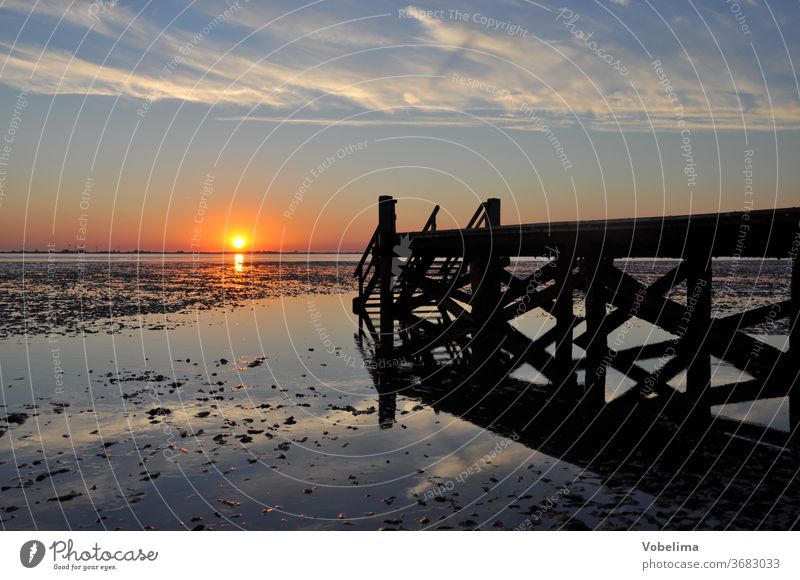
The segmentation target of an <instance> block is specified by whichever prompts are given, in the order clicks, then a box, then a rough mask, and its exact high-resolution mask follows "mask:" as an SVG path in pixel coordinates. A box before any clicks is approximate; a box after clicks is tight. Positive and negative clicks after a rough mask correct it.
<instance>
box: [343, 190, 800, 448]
mask: <svg viewBox="0 0 800 580" xmlns="http://www.w3.org/2000/svg"><path fill="white" fill-rule="evenodd" d="M395 203H396V201H395V200H394V199H393V198H391V197H389V196H381V197H380V198H379V202H378V214H379V215H378V226H377V228H376V230H375V233H374V235H373V237H372V239H371V240H370V242H369V245H368V247H367V249H366V251H365V252H364V255H363V257H362V259H361V261H360V262H359V264H358V266H357V267H356V271H355V276H356V277H357V279H358V288H359V290H358V296H356V298H355V299H354V300H353V311H354V312H355V313H356V314H358V316H359V327H360V332H361V334H362V337H367V336H371V337H372V338H373V340H374V344H375V346H376V351H375V356H376V357H378V358H379V359H381V360H384V361H385V360H388V359H393V358H394V359H396V358H397V357H403V359H404V360H406V359H407V360H420V361H423V362H424V364H428V365H430V363H431V360H435V355H434V352H435V349H436V348H437V347H441V348H440V349H439V350H440V351H441V350H442V348H443V349H445V350H447V349H449V350H450V351H451V352H452V354H453V355H455V357H456V358H457V359H458V358H459V357H460V358H461V359H464V358H468V359H470V360H471V361H472V363H471V364H472V365H473V367H474V368H475V372H478V373H480V374H481V375H482V376H483V377H484V378H487V377H489V378H492V377H494V378H497V377H507V376H508V374H509V372H511V371H513V370H514V369H515V368H518V367H519V366H521V365H522V364H524V363H528V364H530V365H531V366H533V367H534V368H535V369H537V370H538V371H539V372H540V373H541V374H542V375H543V376H544V377H546V378H547V379H548V380H549V382H550V385H549V387H547V388H546V389H545V390H544V393H545V394H546V395H547V396H546V397H545V399H546V400H547V401H550V400H552V399H554V398H555V399H558V400H559V401H561V403H562V404H565V405H566V406H567V408H569V407H574V408H576V409H579V410H580V412H579V413H578V415H579V416H581V417H583V420H585V419H586V417H598V418H603V417H616V415H617V413H616V412H614V413H611V414H609V409H608V408H607V407H608V406H609V404H608V403H606V401H605V381H606V370H607V369H608V368H613V369H615V370H617V371H619V372H620V373H622V374H623V375H625V376H626V377H628V378H629V379H631V380H632V381H633V382H634V383H635V385H634V386H633V387H632V388H631V389H630V390H629V391H628V393H626V395H624V396H623V397H621V398H620V399H619V400H615V401H616V403H615V404H616V406H617V407H619V405H621V404H622V403H620V402H619V401H625V402H627V403H630V402H633V403H636V404H638V403H640V402H642V401H648V408H658V407H663V408H666V407H667V406H669V408H670V409H671V410H673V411H674V410H676V409H680V412H681V413H682V416H683V417H684V420H683V421H681V423H682V424H685V425H687V426H691V427H692V428H695V429H700V430H701V431H702V430H703V429H706V427H707V425H708V423H709V421H710V420H711V412H710V409H711V407H712V406H713V405H720V404H727V403H737V402H743V401H753V400H758V399H766V398H774V397H785V396H788V397H789V401H790V430H789V439H791V437H792V435H793V434H794V433H795V432H797V431H798V423H800V386H798V384H797V383H798V375H800V324H798V323H797V319H798V316H799V315H800V268H799V267H798V261H797V260H796V257H797V252H798V250H800V209H799V208H788V209H780V210H761V211H750V212H731V213H719V214H705V215H695V216H669V217H658V218H643V219H638V218H637V219H618V220H602V221H578V222H558V223H550V224H547V223H544V224H521V225H512V226H502V225H501V224H500V200H499V199H494V198H492V199H488V200H487V201H486V202H484V203H482V204H481V205H480V207H479V208H478V210H477V211H476V212H475V214H474V216H473V217H472V219H471V220H470V221H469V223H468V224H467V226H466V227H465V228H463V229H451V230H438V229H437V227H436V216H437V213H438V210H439V207H438V206H437V207H436V208H434V210H433V212H432V213H431V215H430V217H429V218H428V220H427V222H426V223H425V225H424V227H423V228H422V229H421V230H420V231H418V232H407V233H398V232H397V231H396V227H395ZM401 242H403V243H402V244H401ZM398 247H407V248H408V255H407V256H406V259H405V261H404V262H400V261H399V259H398V256H397V254H396V252H395V248H398ZM734 254H735V255H737V256H741V257H758V258H788V259H789V262H788V263H789V267H790V268H791V288H790V291H789V292H788V296H787V297H786V298H785V299H783V300H779V301H776V302H773V303H772V304H768V305H764V306H760V307H758V308H753V309H750V310H747V311H745V312H740V313H736V314H732V315H728V316H724V317H717V318H714V317H712V286H713V276H712V270H711V260H712V257H718V256H732V255H734ZM524 256H527V257H546V258H547V261H546V263H545V264H544V265H542V266H541V267H538V268H536V269H535V270H534V271H533V273H531V274H530V275H528V276H526V277H525V278H520V277H519V276H518V275H516V274H515V273H514V272H512V271H510V270H509V265H510V263H511V259H512V258H516V257H524ZM631 257H652V258H675V259H679V260H680V261H679V262H678V264H677V265H676V266H675V267H674V268H672V269H671V270H670V271H669V272H667V273H666V274H664V275H663V276H661V277H660V278H658V279H657V280H655V281H654V282H652V283H650V284H647V285H645V284H643V283H642V282H640V281H638V280H636V279H635V278H634V277H632V276H631V275H629V274H628V273H626V272H624V271H622V270H620V269H619V268H617V267H616V266H615V263H614V260H615V259H619V258H631ZM683 281H685V282H686V304H682V303H680V302H678V301H676V300H674V299H672V298H668V297H666V296H665V295H666V294H667V293H669V292H670V291H672V290H673V289H675V288H676V287H677V286H678V285H679V284H681V283H682V282H683ZM576 293H580V295H581V296H582V299H583V301H584V304H585V312H586V315H585V317H584V316H578V315H576V314H575V312H574V301H575V300H576ZM537 309H541V310H543V311H546V312H547V313H549V314H550V315H551V316H552V317H553V318H554V319H555V325H554V326H553V328H551V329H550V330H548V331H547V332H544V333H543V334H542V335H541V336H539V337H537V338H535V339H531V338H529V337H528V336H526V335H525V334H523V333H521V332H519V331H518V330H517V329H516V328H515V327H514V325H513V324H512V322H513V321H514V320H515V319H516V318H518V317H520V316H523V315H525V314H527V313H530V312H531V311H534V310H537ZM375 316H376V317H377V321H376V320H374V319H373V317H375ZM787 316H788V317H790V336H789V350H788V352H783V351H782V350H781V349H778V348H775V347H773V346H770V345H768V344H766V343H764V342H763V341H759V340H757V339H756V338H753V337H752V336H750V335H748V334H746V333H745V332H743V329H745V328H748V327H752V326H755V325H758V324H760V323H763V322H764V321H765V320H766V319H767V317H770V318H772V319H779V318H783V317H787ZM634 317H636V318H640V319H642V320H644V321H646V322H649V323H651V324H653V325H655V326H657V327H659V328H661V329H663V330H665V331H667V332H669V333H670V334H671V335H672V338H670V339H668V340H664V341H660V342H657V343H654V344H645V345H642V346H630V347H627V348H624V349H621V350H614V349H612V348H610V347H609V345H608V336H609V334H611V333H613V332H616V331H617V329H619V328H620V326H621V325H623V324H626V323H627V322H628V321H629V320H630V319H631V318H634ZM376 322H377V324H376ZM583 322H585V323H586V325H585V326H586V329H585V331H583V332H581V333H580V334H577V333H576V327H577V326H578V325H580V324H581V323H583ZM576 334H577V335H576ZM573 345H577V346H578V347H580V348H581V349H583V350H584V351H585V353H586V355H585V357H584V358H578V359H576V358H574V357H573ZM550 347H552V351H553V352H552V354H551V353H550V352H549V351H548V349H549V348H550ZM712 356H714V357H717V358H719V359H721V360H723V361H726V362H728V363H730V364H732V365H734V366H735V367H737V368H738V369H741V370H742V371H746V373H747V374H749V375H750V376H751V377H752V378H751V379H748V380H743V381H740V382H737V383H731V384H726V385H721V386H713V387H712V386H711V384H710V382H711V370H712V361H711V357H712ZM420 357H422V358H420ZM431 357H433V358H431ZM645 359H658V360H659V364H657V365H656V368H655V369H654V370H653V371H646V370H644V369H643V368H642V367H640V366H639V365H637V364H636V363H637V361H640V360H645ZM387 366H388V367H391V366H392V365H382V367H381V368H386V367H387ZM431 368H433V367H431ZM579 369H583V370H584V371H585V372H584V376H585V377H586V378H585V380H584V381H582V382H579V381H578V379H577V371H578V370H579ZM683 371H686V392H685V393H683V392H678V391H677V390H676V389H674V388H673V387H672V386H670V385H669V384H668V383H669V381H670V380H672V379H673V378H675V377H676V376H677V375H679V373H681V372H683ZM487 373H488V374H487ZM498 373H500V374H498ZM494 378H492V380H494ZM484 382H485V381H484ZM520 388H521V387H520ZM538 388H539V387H537V389H538ZM548 393H549V394H548ZM653 400H655V401H656V402H654V401H653ZM587 412H588V414H587ZM659 412H660V411H659ZM528 414H530V413H529V410H528ZM598 420H599V419H598ZM613 420H616V419H613ZM613 420H612V422H613ZM539 421H540V422H541V421H542V420H541V419H539ZM717 421H718V423H717V425H720V424H722V423H719V421H722V420H721V419H717ZM601 423H602V421H601ZM737 428H741V429H745V430H747V429H750V430H751V431H752V429H756V430H757V431H759V429H758V428H751V427H748V426H745V425H742V424H740V427H737ZM607 432H608V431H607V428H603V429H600V430H599V431H597V433H607ZM597 433H595V435H596V434H597ZM760 433H761V434H760V437H761V438H767V439H769V440H770V441H771V442H773V443H778V444H780V445H783V444H785V443H787V441H786V437H785V436H784V437H783V438H781V436H780V432H778V431H775V430H772V429H766V430H764V429H761V430H760ZM753 434H756V433H753Z"/></svg>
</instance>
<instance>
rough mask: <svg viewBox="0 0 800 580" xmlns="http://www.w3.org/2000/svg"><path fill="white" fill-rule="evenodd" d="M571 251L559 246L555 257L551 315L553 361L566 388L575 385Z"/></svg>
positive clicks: (566, 247)
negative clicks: (554, 280)
mask: <svg viewBox="0 0 800 580" xmlns="http://www.w3.org/2000/svg"><path fill="white" fill-rule="evenodd" d="M572 260H573V256H572V251H571V248H570V247H568V246H562V247H560V248H559V255H558V258H557V259H556V266H555V269H556V272H555V279H556V285H557V286H558V287H559V288H560V292H558V294H557V295H556V299H555V304H554V306H553V316H555V318H556V326H555V332H556V335H557V338H556V344H555V363H556V369H557V371H556V372H557V374H558V376H559V380H560V382H561V384H562V385H563V386H565V387H567V388H568V389H574V388H575V386H576V380H575V369H574V363H573V360H572V335H573V329H574V326H573V322H574V320H575V315H574V313H573V308H572V306H573V304H572V302H573V298H572V294H573V292H572V290H573V289H572V285H571V284H570V281H569V278H570V274H571V272H572Z"/></svg>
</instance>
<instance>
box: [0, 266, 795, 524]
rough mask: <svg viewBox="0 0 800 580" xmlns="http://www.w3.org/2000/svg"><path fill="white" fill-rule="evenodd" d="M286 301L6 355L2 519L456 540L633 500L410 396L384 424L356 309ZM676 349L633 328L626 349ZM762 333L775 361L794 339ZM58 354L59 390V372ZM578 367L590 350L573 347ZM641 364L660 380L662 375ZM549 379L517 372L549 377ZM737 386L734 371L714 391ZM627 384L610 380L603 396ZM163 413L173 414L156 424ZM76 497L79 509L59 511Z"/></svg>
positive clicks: (166, 317) (200, 313)
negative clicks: (444, 490) (453, 483)
mask: <svg viewBox="0 0 800 580" xmlns="http://www.w3.org/2000/svg"><path fill="white" fill-rule="evenodd" d="M229 258H231V260H230V261H228V262H227V264H226V266H225V268H226V270H225V271H224V272H221V273H220V279H221V280H222V279H225V280H227V282H226V284H228V287H237V286H236V284H240V285H241V288H242V290H241V291H242V292H243V293H246V292H247V290H248V289H249V288H252V287H253V282H252V280H253V279H252V278H251V275H252V273H253V272H254V271H255V270H256V269H257V268H256V266H255V264H253V263H251V262H250V260H249V256H247V257H245V256H243V260H242V261H241V262H239V261H238V260H236V257H235V256H229ZM239 266H241V270H239ZM182 267H183V266H181V267H179V268H178V269H177V270H174V271H173V273H175V274H176V275H177V277H178V279H179V280H183V281H182V282H175V281H174V280H171V281H170V284H172V285H173V286H172V290H173V291H175V290H176V289H177V288H179V287H180V285H181V284H183V283H184V282H186V279H182V278H181V277H182V276H184V273H182V272H183V271H182V270H181V268H182ZM215 267H216V266H215ZM326 267H327V266H326ZM335 271H336V270H335V269H334V270H333V271H332V272H333V274H331V273H329V272H327V271H324V270H319V271H318V272H317V273H316V274H315V276H317V278H310V279H305V280H304V279H303V278H302V276H301V274H302V272H301V271H297V272H295V274H294V277H292V276H289V277H288V279H282V280H281V283H282V284H283V283H286V282H287V281H288V284H289V285H290V286H291V285H292V284H296V285H297V286H296V290H297V292H301V291H302V288H303V285H305V286H306V287H307V286H308V285H309V284H313V283H315V282H316V281H318V280H324V281H325V282H323V286H325V285H326V284H331V285H335V283H336V282H335V280H336V275H335ZM257 275H258V276H266V274H265V273H263V272H262V273H260V274H257ZM237 277H238V278H239V280H238V282H237ZM332 281H333V282H332ZM140 283H141V280H140ZM270 283H271V284H273V287H275V285H276V284H277V283H276V282H275V280H272V281H271V282H270ZM144 287H145V291H147V284H144ZM153 291H154V292H155V290H153ZM289 294H290V295H289V296H286V297H283V298H279V299H277V300H259V301H257V302H249V301H248V302H244V303H243V304H242V305H241V306H240V307H237V308H233V307H232V304H230V306H231V307H229V308H212V309H198V310H196V311H190V312H188V313H182V314H181V313H171V312H169V311H167V312H166V313H164V312H163V310H162V313H161V314H151V315H147V316H144V317H142V318H139V317H127V318H122V319H118V320H115V325H114V326H109V327H108V328H109V329H113V332H110V333H109V332H107V331H103V332H99V333H88V334H86V335H85V336H75V337H68V336H57V337H55V341H54V342H48V340H47V337H44V336H41V335H39V336H36V335H32V336H31V337H30V339H29V340H28V341H27V343H24V344H23V343H22V342H21V341H20V340H19V339H18V338H11V339H6V340H5V341H3V346H2V351H0V352H1V353H2V354H0V369H2V381H3V389H2V393H3V400H2V404H3V405H5V406H6V407H5V408H6V412H7V413H19V412H23V413H26V414H27V415H28V418H27V420H26V421H25V422H24V423H23V424H22V425H11V427H10V428H9V429H7V432H6V433H5V434H3V435H2V436H1V437H0V461H2V463H0V485H2V486H3V487H4V492H3V496H2V500H0V514H2V517H3V521H4V525H5V526H6V527H9V528H14V527H18V528H25V527H26V526H27V527H30V525H29V524H30V523H31V522H32V521H33V519H35V520H36V522H37V523H38V524H40V525H42V526H43V527H48V526H49V527H63V526H64V522H65V521H69V522H70V524H71V525H74V527H80V526H84V527H98V526H102V525H105V526H108V527H112V528H113V527H117V526H118V527H123V528H138V527H144V526H147V525H152V526H154V527H158V528H164V527H172V528H174V527H180V526H181V525H185V526H186V527H194V526H196V525H213V526H214V527H243V528H269V529H273V528H274V529H284V528H285V529H291V528H304V529H307V528H315V527H324V528H330V527H334V528H338V527H342V526H350V527H354V528H364V529H375V528H377V527H398V526H401V527H411V528H419V527H424V526H425V525H427V524H420V523H419V521H421V520H423V519H424V518H427V519H428V520H429V521H430V522H432V521H438V518H442V520H441V521H442V522H443V524H442V525H445V526H449V525H452V526H453V527H456V528H458V527H470V526H471V527H474V526H475V525H483V524H484V522H485V523H486V526H487V527H490V526H492V525H494V524H496V523H497V522H498V521H500V523H501V524H502V527H506V528H508V527H514V526H516V525H519V524H520V523H521V522H524V521H525V519H526V516H525V514H524V513H523V512H524V511H525V509H528V508H530V507H531V506H533V505H534V504H536V503H537V502H541V501H544V500H546V498H548V497H551V496H552V495H553V494H554V493H556V492H557V490H558V489H561V488H562V487H563V486H566V485H569V486H570V489H574V490H576V492H575V493H576V494H581V495H575V496H573V499H572V500H571V501H574V502H576V505H585V504H586V502H589V503H588V504H586V505H588V506H589V507H587V508H586V509H581V510H580V514H581V516H580V517H581V518H585V523H586V525H588V526H590V527H591V524H592V521H594V520H593V518H595V517H596V515H597V514H599V513H602V512H603V509H605V508H603V505H604V504H603V502H611V504H613V502H614V501H616V500H617V499H619V498H622V497H626V496H625V493H626V492H627V490H622V489H617V488H616V487H614V485H613V484H610V483H608V482H605V483H604V482H602V481H601V480H600V478H598V476H596V475H595V474H594V473H592V472H591V471H584V470H582V469H580V468H578V467H576V466H573V465H569V464H566V463H564V462H563V461H559V460H556V459H554V458H552V457H548V456H546V455H544V454H541V453H539V452H537V451H536V450H534V449H530V448H528V447H526V446H524V445H521V444H519V443H513V442H511V443H509V442H507V440H505V438H504V437H502V436H499V435H495V434H493V433H490V432H487V431H485V430H483V429H481V428H479V427H477V426H476V425H473V424H472V423H469V422H467V421H464V420H462V419H460V418H458V417H456V416H454V415H451V414H449V413H446V412H442V411H436V410H434V409H432V408H430V407H428V406H426V405H420V404H419V402H418V401H417V400H414V399H412V398H407V397H404V396H403V395H402V394H401V395H400V396H399V397H398V401H397V411H396V414H395V417H396V423H395V424H394V425H393V427H392V428H391V429H381V428H380V426H379V421H378V413H377V410H376V408H377V407H378V401H377V397H376V392H375V388H374V384H373V382H372V378H371V377H370V374H369V372H368V369H367V368H365V365H364V361H363V359H362V358H361V354H360V352H359V350H358V348H357V346H356V344H355V342H354V340H353V335H354V333H355V332H356V321H355V320H354V317H353V316H352V314H351V312H350V309H351V295H350V294H334V295H328V296H325V295H308V296H303V297H292V296H291V293H289ZM242 295H246V294H242ZM66 312H68V310H67V311H66ZM550 324H552V322H551V321H550V320H549V318H548V317H546V316H536V315H531V316H529V317H526V318H523V319H522V321H521V323H520V330H523V331H524V332H526V333H528V334H529V335H531V336H534V335H536V334H537V333H540V332H542V331H543V330H544V329H546V328H547V327H548V325H550ZM579 331H580V329H579ZM668 337H669V335H668V334H667V333H664V332H663V331H661V330H659V329H655V328H653V327H652V326H650V325H648V324H646V323H639V322H637V323H636V324H634V325H633V326H632V327H631V328H630V329H629V331H628V335H627V340H628V341H630V344H631V345H633V344H636V343H640V342H643V341H645V340H647V341H657V340H663V339H665V338H668ZM759 338H760V339H763V340H765V341H767V342H770V343H771V344H773V345H774V346H778V347H782V346H784V345H783V343H784V342H785V338H784V337H781V336H767V337H763V336H759ZM54 348H55V349H57V356H58V363H59V364H58V366H60V367H61V368H62V369H63V377H57V376H56V373H55V371H54V363H53V360H54V354H53V352H54V351H53V349H54ZM574 354H575V356H582V354H583V353H582V351H581V350H580V349H578V348H577V347H576V348H575V351H574ZM223 359H224V361H225V362H223ZM29 361H30V364H29ZM640 365H641V366H642V368H644V369H646V370H652V368H654V365H655V361H641V362H640ZM537 375H538V373H537V371H536V370H535V369H533V368H532V367H530V366H523V367H521V368H520V369H518V370H517V371H516V372H515V375H514V376H516V377H517V378H522V379H526V380H531V381H534V382H543V381H542V379H541V377H540V376H537ZM739 375H740V372H739V371H738V370H736V369H734V368H733V367H731V366H730V365H727V364H725V363H720V364H718V365H717V366H716V367H715V368H714V370H713V378H712V383H713V384H715V385H716V384H725V383H728V382H732V381H734V380H737V379H738V378H739ZM62 378H63V392H59V389H58V388H57V387H58V386H59V384H58V383H57V380H61V379H62ZM682 381H683V375H679V376H677V377H676V378H675V379H674V380H673V381H672V382H671V384H672V385H673V386H675V387H676V388H677V389H678V390H682V389H683V388H684V387H683V385H682ZM220 383H221V384H220ZM630 386H632V382H631V381H629V380H628V379H626V378H624V377H622V376H621V375H619V374H618V373H614V372H610V373H609V376H608V381H607V392H606V396H607V398H609V399H611V398H613V397H616V396H618V395H619V394H621V393H622V392H624V390H625V389H626V388H628V387H630ZM158 407H162V408H166V409H169V410H170V413H169V414H168V415H165V416H159V415H157V414H156V415H151V414H148V411H151V410H153V409H155V408H158ZM715 412H719V413H721V414H723V415H725V416H729V417H733V418H736V419H743V420H747V421H751V422H756V423H762V424H771V425H772V426H774V427H777V428H783V429H785V428H786V426H787V424H788V418H787V413H788V407H787V405H786V403H785V401H784V400H783V399H773V400H766V401H759V402H757V403H755V404H750V403H741V404H737V405H728V406H725V407H724V408H718V409H715ZM206 413H207V415H206ZM268 435H270V436H271V437H268ZM504 441H505V442H506V444H507V447H505V448H504V451H503V452H502V453H500V454H499V455H498V456H497V457H496V458H494V459H493V461H492V462H491V464H484V462H482V459H483V458H484V456H485V455H486V453H487V451H489V450H491V449H493V448H495V447H496V446H497V445H498V444H500V443H502V442H504ZM109 444H110V445H109ZM165 450H166V452H167V454H168V455H169V456H174V459H172V460H170V459H168V458H167V457H165V455H164V454H165ZM476 464H480V466H481V467H480V469H479V470H478V471H477V472H476V474H475V475H474V476H470V477H469V478H468V479H467V480H466V481H464V482H461V483H459V484H458V488H457V494H458V495H456V496H451V497H450V498H449V499H448V500H447V501H446V502H437V501H430V502H427V503H428V505H421V504H420V503H419V500H420V496H421V495H424V494H425V492H426V491H427V490H430V489H432V488H435V487H436V486H439V485H442V483H443V482H445V483H446V482H447V481H450V480H452V479H453V478H455V477H457V476H458V475H459V474H460V473H461V472H463V471H464V470H466V469H469V468H470V466H474V465H476ZM62 470H65V471H62ZM47 473H51V474H52V475H50V476H49V477H48V476H47ZM486 490H488V491H486ZM73 493H75V494H80V495H76V496H75V497H74V499H70V500H68V501H56V502H48V501H47V500H48V499H51V498H54V497H59V496H61V497H63V496H65V495H70V494H73ZM519 497H525V498H526V499H525V500H520V501H518V502H517V503H520V504H522V507H521V508H508V509H504V510H503V513H502V515H497V512H498V510H497V507H496V506H497V505H501V503H502V502H505V504H508V503H514V501H515V500H513V499H511V498H519ZM37 501H38V502H40V503H36V502H37ZM626 501H627V500H626ZM630 501H633V502H642V505H648V504H649V502H650V498H649V497H648V496H647V494H645V493H643V492H638V491H637V492H636V493H635V494H634V496H633V499H631V500H630ZM505 504H503V505H505ZM571 505H572V504H570V502H567V501H566V500H565V502H564V503H563V505H562V506H561V509H563V510H565V511H564V512H563V513H561V512H560V515H559V516H558V517H555V518H554V519H553V520H550V521H545V522H543V523H542V526H543V527H545V528H547V527H556V526H557V525H558V523H559V522H563V521H564V518H567V517H568V516H569V513H570V512H569V510H570V509H571V507H570V506H571ZM464 506H469V511H467V510H464V511H462V509H460V508H463V507H464ZM456 508H459V509H456ZM9 510H10V511H9ZM264 510H267V511H266V512H265V511H264ZM31 513H33V514H34V515H33V516H32V515H31ZM215 514H218V515H215ZM301 514H302V515H301ZM592 514H594V515H592ZM340 516H342V517H341V518H340ZM102 518H105V519H102ZM193 518H195V519H194V520H193ZM196 518H203V519H202V520H200V519H196ZM559 518H561V519H559ZM98 519H99V522H98ZM387 521H388V522H391V523H387ZM398 521H401V522H402V523H397V522H398ZM465 521H468V522H472V523H471V524H464V522H465ZM344 522H346V523H344ZM639 525H642V526H646V525H649V524H647V521H646V520H644V521H643V523H641V524H639Z"/></svg>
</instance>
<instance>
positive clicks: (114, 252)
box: [0, 250, 363, 256]
mask: <svg viewBox="0 0 800 580" xmlns="http://www.w3.org/2000/svg"><path fill="white" fill-rule="evenodd" d="M48 253H52V254H57V255H61V254H69V255H73V256H79V255H82V254H86V255H92V256H105V255H114V256H138V255H142V254H145V255H148V256H219V255H224V254H248V255H250V256H318V255H327V254H340V255H349V254H356V255H361V254H362V253H363V251H362V250H358V251H356V250H352V251H350V250H348V251H317V252H276V251H273V250H257V251H252V252H241V251H224V250H220V251H216V252H187V251H185V250H174V251H167V252H162V251H155V250H124V251H118V250H111V251H96V252H85V251H80V252H78V251H75V250H58V251H52V252H50V251H49V250H0V254H39V255H41V254H48Z"/></svg>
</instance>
